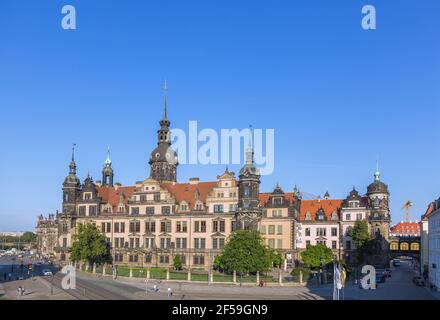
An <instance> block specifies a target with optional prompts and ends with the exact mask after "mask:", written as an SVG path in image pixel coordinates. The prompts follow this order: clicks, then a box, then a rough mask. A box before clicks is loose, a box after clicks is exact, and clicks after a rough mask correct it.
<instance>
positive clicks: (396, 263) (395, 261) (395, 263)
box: [393, 260, 402, 267]
mask: <svg viewBox="0 0 440 320" xmlns="http://www.w3.org/2000/svg"><path fill="white" fill-rule="evenodd" d="M401 265H402V263H401V262H400V260H394V261H393V266H395V267H400V266H401Z"/></svg>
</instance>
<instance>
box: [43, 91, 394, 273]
mask: <svg viewBox="0 0 440 320" xmlns="http://www.w3.org/2000/svg"><path fill="white" fill-rule="evenodd" d="M169 128H170V121H169V120H168V118H167V109H166V98H165V106H164V114H163V117H162V119H161V121H160V128H159V130H158V134H157V147H156V148H155V149H154V150H153V151H152V152H151V156H150V161H149V164H150V175H149V177H147V178H146V179H145V180H142V181H139V182H136V183H135V184H134V185H132V186H122V185H121V184H119V183H114V171H113V168H112V161H111V159H110V152H108V155H107V159H106V160H105V162H104V166H103V170H102V181H96V182H94V181H93V179H92V177H91V176H87V177H86V179H85V180H84V181H83V183H81V182H80V179H79V178H78V177H77V175H76V162H75V157H74V150H72V159H71V162H70V164H69V174H68V176H67V177H66V178H65V180H64V183H63V188H62V190H63V202H62V212H61V213H59V214H57V215H56V216H53V215H52V216H51V217H50V218H49V219H43V218H42V217H40V218H39V220H38V225H37V233H38V239H39V251H40V253H41V254H43V255H54V256H55V257H56V259H57V260H59V261H60V262H61V263H67V262H68V261H69V256H70V248H71V246H72V239H73V235H75V233H76V232H77V229H78V225H79V224H85V223H92V224H95V225H96V226H98V228H100V230H101V232H102V233H103V234H104V235H105V237H106V238H107V241H108V243H109V244H110V247H111V255H112V259H113V263H114V264H121V265H122V264H123V265H132V266H161V267H168V266H171V265H172V263H173V259H174V257H175V256H176V255H179V256H181V257H182V260H183V265H184V267H186V268H200V269H207V268H209V267H210V266H211V265H212V262H213V259H214V258H215V257H216V256H217V255H219V254H220V253H221V250H222V248H223V247H224V245H225V243H226V242H227V239H228V237H229V236H230V235H231V233H232V232H234V230H237V229H249V230H259V231H260V232H261V234H262V235H263V237H264V239H265V243H266V245H267V246H269V247H271V248H273V249H275V250H277V251H280V252H282V253H283V254H284V256H285V259H286V260H287V262H288V263H289V264H293V263H294V262H298V260H299V259H300V255H299V253H300V252H301V251H302V250H305V249H306V247H307V245H316V244H318V243H322V244H325V245H327V246H328V247H329V248H331V249H332V250H333V252H334V254H335V256H337V257H339V258H341V257H343V256H344V252H346V251H347V252H349V251H350V250H353V249H354V246H353V245H352V244H351V240H350V239H349V237H347V235H346V232H347V229H348V228H349V227H351V226H353V225H354V221H356V220H357V219H362V220H367V221H368V222H369V226H370V230H371V232H372V234H375V235H381V236H383V238H384V239H385V240H387V239H388V236H389V230H388V229H389V222H390V215H389V206H388V203H389V192H388V187H387V186H386V185H385V184H384V183H383V182H381V181H380V174H379V172H376V174H375V180H374V182H373V183H372V184H371V185H370V186H368V188H367V194H366V195H365V196H360V195H359V194H358V193H357V191H356V190H354V189H353V191H352V192H350V195H349V196H348V197H347V199H332V198H331V197H330V194H329V193H328V192H327V193H326V194H325V195H324V198H323V199H321V198H318V199H314V200H305V199H302V194H301V192H300V191H299V189H298V188H297V187H295V188H294V190H293V192H286V193H285V192H284V191H283V190H282V189H281V187H280V186H278V185H277V186H276V187H275V189H274V190H273V191H272V192H271V193H261V192H260V180H261V177H260V173H259V170H258V169H257V168H256V166H255V164H254V159H253V158H254V157H253V147H252V142H251V141H249V146H248V148H247V151H246V164H245V165H244V166H243V168H242V169H241V170H240V172H239V175H238V179H237V177H236V175H235V173H233V172H230V171H229V170H228V169H227V168H226V170H225V171H224V172H223V173H222V174H221V175H219V176H218V177H217V179H216V180H214V181H211V182H201V181H199V179H198V178H192V179H190V181H189V182H186V183H179V182H177V166H178V160H177V154H176V152H175V151H174V150H173V149H172V148H171V132H170V129H169ZM349 243H350V244H349Z"/></svg>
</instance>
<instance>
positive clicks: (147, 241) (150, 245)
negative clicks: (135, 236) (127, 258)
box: [145, 238, 154, 249]
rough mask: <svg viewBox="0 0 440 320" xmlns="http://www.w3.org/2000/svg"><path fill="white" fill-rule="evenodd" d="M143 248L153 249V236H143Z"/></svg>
mask: <svg viewBox="0 0 440 320" xmlns="http://www.w3.org/2000/svg"><path fill="white" fill-rule="evenodd" d="M145 248H147V249H154V238H145Z"/></svg>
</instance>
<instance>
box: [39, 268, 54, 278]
mask: <svg viewBox="0 0 440 320" xmlns="http://www.w3.org/2000/svg"><path fill="white" fill-rule="evenodd" d="M41 273H42V274H43V276H45V277H52V276H53V273H52V271H50V270H49V269H44V270H43V271H42V272H41Z"/></svg>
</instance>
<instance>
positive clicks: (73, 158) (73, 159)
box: [72, 143, 76, 162]
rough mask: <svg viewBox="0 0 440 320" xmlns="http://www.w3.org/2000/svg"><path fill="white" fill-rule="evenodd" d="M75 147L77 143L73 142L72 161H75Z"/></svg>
mask: <svg viewBox="0 0 440 320" xmlns="http://www.w3.org/2000/svg"><path fill="white" fill-rule="evenodd" d="M75 147H76V143H73V144H72V162H75Z"/></svg>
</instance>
